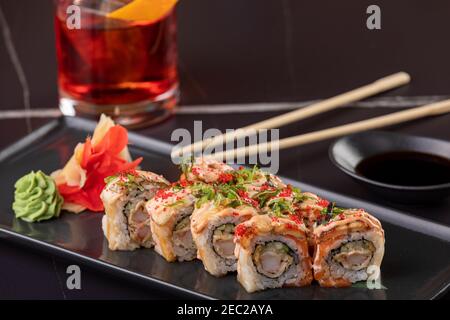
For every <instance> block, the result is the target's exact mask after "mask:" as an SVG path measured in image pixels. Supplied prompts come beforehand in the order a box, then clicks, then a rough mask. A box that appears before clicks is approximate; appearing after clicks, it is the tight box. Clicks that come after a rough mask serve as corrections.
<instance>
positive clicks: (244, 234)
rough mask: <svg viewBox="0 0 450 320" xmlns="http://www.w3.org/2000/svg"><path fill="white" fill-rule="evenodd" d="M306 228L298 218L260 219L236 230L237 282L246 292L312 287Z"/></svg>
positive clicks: (265, 217) (260, 216)
mask: <svg viewBox="0 0 450 320" xmlns="http://www.w3.org/2000/svg"><path fill="white" fill-rule="evenodd" d="M307 232H308V230H307V228H306V227H305V226H304V224H303V223H302V222H301V221H299V220H298V219H297V216H296V215H290V216H288V215H286V216H282V217H276V216H271V215H269V214H265V215H258V216H254V217H252V218H251V219H250V220H248V221H246V222H244V223H242V224H240V225H238V226H237V227H236V236H235V242H236V249H235V255H236V257H237V259H238V262H237V272H238V276H237V279H238V281H239V282H240V283H241V285H242V286H243V287H244V288H245V290H247V292H255V291H259V290H264V289H267V288H280V287H285V286H292V287H300V286H305V285H309V284H310V283H311V281H312V279H313V275H312V270H311V258H310V255H309V252H308V240H307Z"/></svg>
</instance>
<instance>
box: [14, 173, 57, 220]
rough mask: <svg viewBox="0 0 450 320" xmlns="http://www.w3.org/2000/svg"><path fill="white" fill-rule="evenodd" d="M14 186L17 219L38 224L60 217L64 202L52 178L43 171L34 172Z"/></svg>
mask: <svg viewBox="0 0 450 320" xmlns="http://www.w3.org/2000/svg"><path fill="white" fill-rule="evenodd" d="M14 186H15V188H16V191H15V192H14V203H13V205H12V208H13V210H14V213H15V214H16V218H20V219H22V220H25V221H27V222H36V221H43V220H48V219H51V218H53V217H59V214H60V212H61V206H62V204H63V201H64V200H63V198H62V197H61V195H60V194H59V193H58V189H57V188H56V184H55V181H53V179H52V178H51V177H49V176H47V175H46V174H45V173H43V172H42V171H38V172H34V171H32V172H30V173H29V174H27V175H25V176H23V177H22V178H20V179H19V180H17V182H16V184H15V185H14Z"/></svg>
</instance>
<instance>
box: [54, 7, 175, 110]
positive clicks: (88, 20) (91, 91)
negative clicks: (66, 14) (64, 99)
mask: <svg viewBox="0 0 450 320" xmlns="http://www.w3.org/2000/svg"><path fill="white" fill-rule="evenodd" d="M81 21H82V25H81V29H78V30H77V29H69V28H68V27H67V25H66V21H65V19H61V18H59V17H58V16H56V19H55V23H56V47H57V56H58V63H59V66H58V81H59V87H60V90H61V91H62V92H63V94H64V95H66V96H69V97H70V98H72V99H75V100H80V101H86V102H91V103H93V104H100V105H102V104H128V103H133V102H139V101H146V100H150V101H153V100H157V99H158V96H160V95H161V94H163V93H166V92H168V91H169V90H172V89H174V88H175V87H176V86H177V69H176V61H177V57H176V52H177V51H176V22H175V21H176V20H175V13H174V12H172V13H171V14H169V15H168V16H166V17H164V18H163V19H161V20H159V21H157V22H155V23H146V22H124V21H119V20H113V19H107V18H105V17H101V16H96V15H93V14H87V13H84V14H83V15H82V19H81Z"/></svg>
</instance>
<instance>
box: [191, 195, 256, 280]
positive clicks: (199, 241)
mask: <svg viewBox="0 0 450 320" xmlns="http://www.w3.org/2000/svg"><path fill="white" fill-rule="evenodd" d="M256 214H257V211H256V209H255V208H253V207H252V206H249V205H240V206H238V207H235V208H233V207H230V206H224V205H220V204H219V205H218V204H216V203H214V201H209V202H206V203H204V204H203V205H201V206H200V207H199V208H196V209H195V210H194V212H193V214H192V220H191V231H192V237H193V238H194V242H195V244H196V246H197V258H198V259H200V260H202V262H203V266H204V267H205V269H206V271H208V272H209V273H210V274H212V275H214V276H217V277H219V276H223V275H226V274H227V273H228V272H232V271H236V257H235V256H234V246H235V245H234V242H233V239H234V229H235V227H236V225H238V224H240V223H242V222H244V221H246V220H248V219H250V218H251V217H252V216H254V215H256Z"/></svg>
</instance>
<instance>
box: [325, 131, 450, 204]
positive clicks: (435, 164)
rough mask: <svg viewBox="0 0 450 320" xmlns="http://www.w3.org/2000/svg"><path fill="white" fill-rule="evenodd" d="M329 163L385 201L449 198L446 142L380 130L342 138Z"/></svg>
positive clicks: (448, 145)
mask: <svg viewBox="0 0 450 320" xmlns="http://www.w3.org/2000/svg"><path fill="white" fill-rule="evenodd" d="M329 156H330V159H331V161H332V162H333V163H334V164H335V165H336V166H337V167H338V168H339V169H341V170H342V171H343V172H345V173H346V174H348V175H350V176H351V177H353V178H354V179H356V180H357V181H358V182H360V183H361V184H363V185H365V186H366V187H368V188H369V189H370V190H372V191H373V192H375V193H376V194H378V195H379V196H381V197H383V199H385V200H389V201H393V202H400V203H410V204H420V203H430V202H439V201H443V200H445V199H446V198H448V197H449V195H450V142H448V141H444V140H437V139H432V138H426V137H418V136H412V135H405V134H398V133H392V132H384V131H368V132H363V133H357V134H354V135H350V136H346V137H343V138H340V139H338V140H337V141H336V142H334V143H333V144H332V145H331V147H330V149H329Z"/></svg>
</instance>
